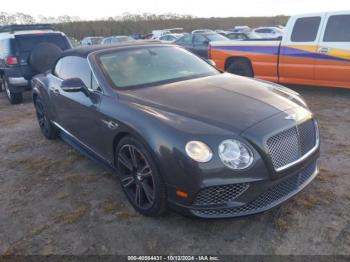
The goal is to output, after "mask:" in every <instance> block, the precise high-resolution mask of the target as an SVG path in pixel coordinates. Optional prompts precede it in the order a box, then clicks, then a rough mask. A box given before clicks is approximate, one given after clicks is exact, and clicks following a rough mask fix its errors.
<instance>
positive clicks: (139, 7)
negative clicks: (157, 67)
mask: <svg viewBox="0 0 350 262" xmlns="http://www.w3.org/2000/svg"><path fill="white" fill-rule="evenodd" d="M337 10H339V11H341V10H350V0H240V1H239V0H214V1H208V0H97V1H94V0H85V1H82V0H30V1H28V0H16V1H14V0H1V3H0V12H1V11H3V12H8V13H16V12H22V13H26V14H30V15H32V16H37V15H40V14H41V15H45V16H59V15H65V14H66V15H70V16H80V17H82V18H85V19H96V18H101V17H110V16H112V17H113V16H118V15H120V14H122V13H124V12H129V13H144V12H149V13H156V14H162V13H169V12H170V13H178V14H191V15H194V16H199V17H211V16H217V17H228V16H270V15H280V14H284V15H293V14H302V13H311V12H312V13H313V12H319V11H337Z"/></svg>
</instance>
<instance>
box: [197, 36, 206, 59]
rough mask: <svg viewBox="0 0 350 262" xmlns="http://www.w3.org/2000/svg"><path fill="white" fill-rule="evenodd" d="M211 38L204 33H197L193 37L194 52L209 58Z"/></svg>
mask: <svg viewBox="0 0 350 262" xmlns="http://www.w3.org/2000/svg"><path fill="white" fill-rule="evenodd" d="M208 45H209V40H208V38H206V37H205V36H204V35H200V34H195V35H194V37H193V53H195V54H196V55H199V56H200V57H203V58H208Z"/></svg>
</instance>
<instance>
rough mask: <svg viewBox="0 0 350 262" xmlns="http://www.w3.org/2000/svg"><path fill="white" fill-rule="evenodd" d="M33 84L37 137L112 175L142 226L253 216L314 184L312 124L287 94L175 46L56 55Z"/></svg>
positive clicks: (315, 133)
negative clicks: (143, 218)
mask: <svg viewBox="0 0 350 262" xmlns="http://www.w3.org/2000/svg"><path fill="white" fill-rule="evenodd" d="M32 85H33V101H34V105H35V108H36V114H37V119H38V123H39V126H40V129H41V132H42V133H43V135H44V136H45V137H46V138H48V139H54V138H56V137H58V136H59V137H61V138H62V139H63V140H64V141H66V142H68V143H69V144H70V145H72V146H74V147H75V148H77V149H78V150H79V151H81V152H84V153H85V154H86V155H88V156H90V157H91V158H93V159H95V160H97V161H98V162H100V163H102V164H104V165H105V166H106V167H109V168H110V169H112V170H114V171H115V173H116V174H117V175H118V176H119V178H120V183H121V187H122V189H123V191H124V192H125V194H126V197H127V199H128V200H129V201H130V203H131V205H132V206H133V207H134V208H135V209H136V210H137V211H138V212H140V213H141V214H143V215H148V216H157V215H161V214H163V213H164V212H165V211H166V210H167V208H168V207H170V208H172V209H176V210H177V211H179V212H182V213H183V214H185V215H192V216H195V217H200V218H228V217H236V216H245V215H251V214H255V213H260V212H263V211H266V210H268V209H270V208H273V207H275V206H277V205H279V204H281V203H282V202H284V201H286V200H288V199H289V198H291V197H292V196H294V195H295V194H297V193H298V192H300V191H301V190H302V189H303V188H304V187H305V186H307V185H308V184H309V183H310V182H311V181H312V180H313V179H314V178H315V176H316V175H317V173H318V168H317V159H318V156H319V144H320V143H319V130H318V125H317V121H316V120H315V117H314V115H313V113H312V112H311V111H310V109H309V108H308V106H307V104H306V103H305V101H304V100H303V98H302V97H301V96H300V95H299V94H298V93H296V92H294V91H292V90H290V89H288V88H286V87H283V86H280V85H277V84H273V83H270V82H264V81H260V80H259V81H257V80H253V79H250V78H245V77H241V76H236V75H233V74H229V73H225V72H221V71H219V70H217V69H216V68H215V67H213V66H212V65H211V64H210V63H208V61H206V60H203V59H202V58H200V57H198V56H196V55H194V54H192V53H190V52H189V51H186V50H185V49H184V48H182V47H179V46H175V45H169V44H163V43H159V42H154V41H153V42H152V41H139V42H128V43H124V44H119V45H118V46H101V45H100V46H87V47H79V48H75V49H70V50H66V51H64V52H63V53H62V54H61V55H60V58H59V59H58V60H57V62H56V64H55V65H54V66H53V69H52V70H51V71H48V72H46V73H43V74H40V75H37V76H36V77H35V78H34V79H33V82H32ZM100 190H104V189H103V188H101V189H100Z"/></svg>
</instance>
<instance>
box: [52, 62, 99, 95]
mask: <svg viewBox="0 0 350 262" xmlns="http://www.w3.org/2000/svg"><path fill="white" fill-rule="evenodd" d="M56 67H57V69H58V72H57V73H58V74H57V76H58V77H59V78H61V79H63V80H65V79H70V78H80V79H81V80H82V81H83V82H84V84H85V85H86V86H87V87H88V88H90V89H91V88H92V85H91V81H92V77H93V76H92V72H91V69H90V66H89V64H88V62H87V60H86V59H85V58H81V57H75V56H69V57H64V58H62V59H61V60H60V61H58V63H57V65H56Z"/></svg>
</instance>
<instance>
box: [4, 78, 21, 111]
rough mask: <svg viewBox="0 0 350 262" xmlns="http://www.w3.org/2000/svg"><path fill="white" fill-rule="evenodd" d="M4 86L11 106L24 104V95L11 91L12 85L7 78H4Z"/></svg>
mask: <svg viewBox="0 0 350 262" xmlns="http://www.w3.org/2000/svg"><path fill="white" fill-rule="evenodd" d="M2 86H3V89H4V90H5V92H6V96H7V99H8V100H9V102H10V104H12V105H15V104H20V103H22V102H23V94H22V93H14V92H13V91H11V88H10V85H9V83H8V81H7V80H6V78H5V77H3V78H2Z"/></svg>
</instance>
